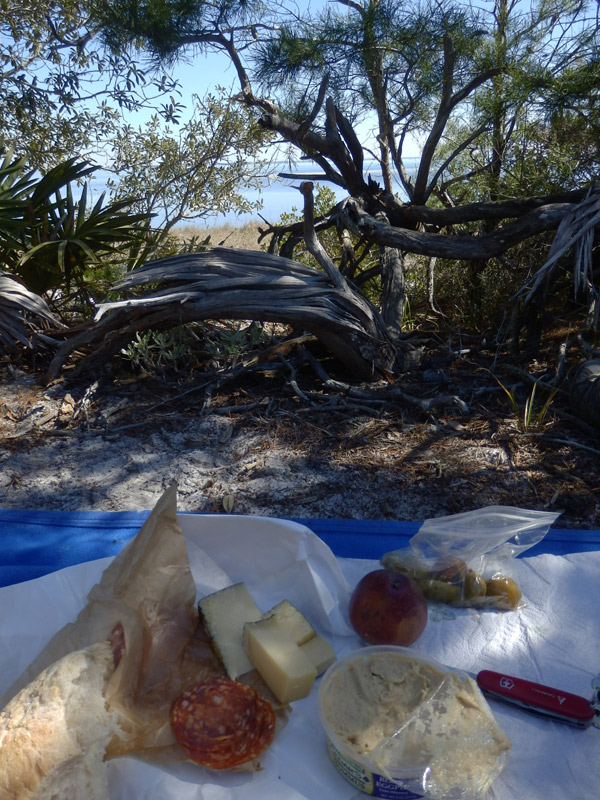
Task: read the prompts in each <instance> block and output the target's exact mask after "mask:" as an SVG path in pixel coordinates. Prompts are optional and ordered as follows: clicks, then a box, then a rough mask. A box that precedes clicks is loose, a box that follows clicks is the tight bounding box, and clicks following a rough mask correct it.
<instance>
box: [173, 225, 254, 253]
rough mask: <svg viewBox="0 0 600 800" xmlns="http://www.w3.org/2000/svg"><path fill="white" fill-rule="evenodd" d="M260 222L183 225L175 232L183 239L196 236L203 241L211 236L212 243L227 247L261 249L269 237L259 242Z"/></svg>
mask: <svg viewBox="0 0 600 800" xmlns="http://www.w3.org/2000/svg"><path fill="white" fill-rule="evenodd" d="M259 227H261V225H260V223H258V222H245V223H243V224H241V225H235V224H229V223H226V224H224V225H213V226H207V225H182V226H181V227H178V228H176V229H175V231H174V232H175V233H176V234H177V236H179V237H180V238H181V239H186V240H188V239H191V238H193V237H196V238H197V239H200V240H201V241H202V240H204V239H206V237H207V236H210V242H211V244H215V245H217V244H222V245H225V246H226V247H235V248H237V249H243V250H261V249H262V245H268V238H265V239H263V240H262V242H261V244H259V243H258V237H259V230H258V229H259Z"/></svg>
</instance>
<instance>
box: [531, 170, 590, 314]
mask: <svg viewBox="0 0 600 800" xmlns="http://www.w3.org/2000/svg"><path fill="white" fill-rule="evenodd" d="M598 225H600V186H596V185H594V186H592V187H591V188H590V191H589V192H588V194H587V196H586V198H585V199H584V200H582V201H581V203H579V204H578V205H577V206H576V207H575V208H574V209H573V210H572V211H569V212H568V213H567V214H566V215H565V216H564V217H563V219H562V221H561V223H560V225H559V226H558V228H557V230H556V235H555V237H554V241H553V242H552V246H551V248H550V252H549V253H548V258H547V259H546V261H545V262H544V264H543V265H542V266H541V267H540V269H539V270H538V271H537V272H536V274H535V275H534V276H533V282H532V283H530V284H529V285H528V287H524V288H523V289H522V290H521V292H522V293H524V292H525V291H526V292H527V294H526V295H525V302H526V303H528V302H529V301H530V300H531V299H532V298H533V297H534V296H535V294H536V292H537V291H538V290H539V288H540V286H541V285H542V284H543V283H544V281H545V279H546V278H547V277H548V276H549V275H550V274H551V272H552V270H553V269H554V268H555V267H556V265H557V264H558V262H559V260H560V259H561V258H562V256H564V255H565V253H568V252H569V250H573V253H574V264H573V288H574V292H575V295H577V294H578V293H579V292H580V291H584V292H586V293H587V295H588V302H589V309H588V319H587V325H588V327H593V328H596V327H597V325H598V319H599V315H600V291H599V289H598V287H597V286H596V285H595V283H594V279H593V273H592V248H593V246H594V232H595V229H596V227H597V226H598Z"/></svg>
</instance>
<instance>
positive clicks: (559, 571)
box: [0, 514, 600, 800]
mask: <svg viewBox="0 0 600 800" xmlns="http://www.w3.org/2000/svg"><path fill="white" fill-rule="evenodd" d="M177 519H178V521H179V523H180V525H181V529H182V530H183V533H184V537H185V542H186V545H187V551H188V553H189V559H190V567H191V571H192V575H193V579H194V583H195V585H196V590H197V594H198V596H201V595H202V594H203V593H206V592H209V591H215V590H217V589H219V588H222V587H223V586H225V585H227V584H228V583H232V582H236V581H239V580H243V581H244V582H245V583H246V585H247V586H248V588H249V590H250V592H251V593H252V595H253V596H254V598H255V600H256V602H257V604H258V606H259V608H260V609H261V610H263V611H266V610H267V609H268V608H270V607H271V606H272V605H274V604H275V603H276V602H278V601H279V600H281V599H282V598H283V597H287V598H288V599H290V601H291V602H293V603H294V604H296V605H297V606H298V607H299V608H300V610H301V611H302V612H303V613H305V614H306V615H307V617H308V618H309V619H310V620H311V621H312V622H313V624H314V626H315V627H316V628H317V630H318V632H319V633H323V634H324V635H326V636H328V638H329V639H330V641H331V642H332V644H333V646H334V649H335V650H336V653H337V654H338V655H340V656H341V655H344V654H345V653H347V652H350V651H351V650H353V649H355V648H357V647H359V646H360V641H359V640H358V638H357V637H356V636H355V635H354V634H353V633H352V631H351V630H350V628H349V626H348V622H347V603H348V599H349V596H350V591H351V588H352V587H353V586H354V585H355V584H356V583H357V582H358V580H359V579H360V578H361V577H362V576H363V575H364V574H366V573H367V572H369V571H371V570H373V569H377V568H379V562H378V561H371V560H358V559H337V558H336V557H335V556H334V555H333V553H332V552H331V551H330V550H329V548H328V547H327V546H326V545H325V544H324V543H323V542H322V541H321V540H320V539H318V537H317V536H316V535H314V534H313V533H312V532H311V531H309V530H308V529H307V528H304V527H303V526H300V525H297V524H294V523H290V522H286V521H282V520H275V519H270V518H269V519H266V518H260V517H244V516H226V515H214V516H213V515H206V516H204V515H186V514H179V515H178V517H177ZM109 563H111V559H101V560H99V561H94V562H90V563H87V564H81V565H78V566H76V567H69V568H67V569H64V570H61V571H60V572H56V573H52V574H50V575H46V576H44V577H43V578H39V579H37V580H35V581H30V582H28V583H22V584H17V585H15V586H9V587H6V588H3V589H0V692H4V691H5V690H6V689H7V688H8V687H9V686H10V685H11V684H12V683H13V681H14V680H15V679H16V678H17V677H18V676H19V674H20V673H21V672H22V671H23V670H24V669H25V667H26V666H27V665H28V664H29V663H30V661H31V660H32V659H33V658H34V657H35V656H36V655H37V653H38V652H39V651H40V649H41V648H42V647H43V646H44V645H45V643H46V642H47V641H49V640H50V639H51V637H52V636H53V634H54V633H55V632H56V631H57V630H59V629H60V628H61V627H62V626H63V625H65V624H66V623H67V622H70V621H72V620H74V619H75V618H76V617H77V615H78V613H79V612H80V611H81V608H82V607H83V605H84V604H85V602H86V596H87V593H88V592H89V590H90V588H91V587H92V586H93V585H94V583H96V582H97V581H98V579H99V578H100V576H101V574H102V571H103V570H104V569H105V568H106V566H107V565H108V564H109ZM599 575H600V552H594V553H578V554H573V555H568V556H553V555H542V556H535V557H523V558H519V559H517V560H516V561H515V579H516V580H518V581H519V582H520V584H521V585H522V586H523V587H524V589H525V592H526V595H527V605H526V606H525V607H524V608H522V609H520V610H519V611H517V612H511V613H503V612H496V611H492V612H490V611H473V610H471V609H449V608H448V607H444V606H436V605H435V604H434V605H430V608H429V621H428V624H427V627H426V629H425V631H424V633H423V634H422V636H421V637H420V638H419V639H418V641H417V642H416V643H415V644H414V645H413V646H412V649H414V650H416V651H417V652H420V653H423V654H424V655H427V656H429V657H431V658H434V659H437V660H438V661H440V662H442V663H445V664H448V665H450V666H455V667H458V668H460V669H467V670H471V671H478V670H480V669H493V670H498V671H504V672H506V673H508V674H512V675H516V676H518V677H522V678H526V679H530V680H534V681H541V682H544V683H547V684H549V685H552V686H555V687H557V688H562V689H564V690H565V691H570V692H574V693H577V694H581V695H584V696H589V697H590V698H591V695H592V688H593V684H594V682H595V681H597V680H598V676H599V673H600V615H599V614H598V613H597V606H598V576H599ZM318 680H319V679H317V683H318ZM317 688H318V687H315V688H314V689H313V691H312V692H311V694H310V695H309V697H307V698H304V699H303V700H299V701H297V702H295V703H294V704H293V709H292V712H291V714H290V719H289V723H288V724H287V726H286V727H285V728H284V729H283V730H282V731H281V732H280V734H278V736H277V737H276V738H275V740H274V742H273V744H272V745H271V747H270V748H269V749H268V750H267V751H266V752H265V753H264V754H263V756H261V763H262V767H263V769H262V770H260V771H259V772H252V773H237V774H236V773H222V774H221V773H217V772H211V771H208V770H204V769H202V768H200V767H197V766H195V765H193V764H189V763H186V764H178V765H173V766H158V765H154V764H148V763H146V762H143V761H140V760H138V759H136V758H132V757H122V758H115V759H112V760H111V761H110V762H109V763H108V769H109V785H110V791H111V800H131V798H136V800H247V798H254V797H257V798H261V800H322V798H324V797H332V798H336V800H338V798H339V800H359V798H362V797H364V796H365V795H363V794H361V793H359V792H358V791H357V790H356V789H354V788H353V787H352V786H351V785H350V784H348V783H347V782H346V781H345V780H344V779H343V778H342V777H341V776H340V775H339V774H338V773H337V772H336V771H335V769H334V768H333V766H332V764H331V762H330V760H329V756H328V753H327V747H326V742H325V735H324V733H323V731H322V728H321V725H320V722H319V717H318V708H317ZM490 707H491V709H492V711H493V713H494V716H495V717H496V719H497V720H498V722H499V724H500V726H501V727H502V729H503V730H504V731H505V733H506V734H507V736H508V737H509V739H510V740H511V741H512V744H513V747H512V752H511V755H510V759H509V762H508V764H507V766H506V768H505V769H504V771H503V772H502V773H501V775H500V777H499V778H497V780H496V781H495V783H494V785H493V787H492V790H491V792H490V793H489V795H488V797H489V798H493V799H494V800H515V798H527V800H567V799H568V800H571V798H578V800H588V798H589V799H590V800H591V799H592V798H595V797H597V796H598V793H599V791H600V760H599V759H598V753H599V752H600V750H599V748H600V738H598V737H600V731H599V730H597V729H596V728H590V729H587V730H578V729H575V728H571V727H568V726H566V725H564V724H561V723H557V722H551V721H549V720H547V719H543V718H541V717H538V716H535V715H533V714H530V713H527V712H525V711H523V710H520V709H517V708H514V707H511V706H508V705H506V704H502V703H499V702H495V701H490Z"/></svg>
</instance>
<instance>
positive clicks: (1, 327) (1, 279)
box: [0, 272, 60, 351]
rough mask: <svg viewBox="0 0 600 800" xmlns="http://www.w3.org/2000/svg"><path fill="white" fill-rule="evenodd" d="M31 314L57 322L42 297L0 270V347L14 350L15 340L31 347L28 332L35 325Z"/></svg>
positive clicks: (57, 323) (29, 332)
mask: <svg viewBox="0 0 600 800" xmlns="http://www.w3.org/2000/svg"><path fill="white" fill-rule="evenodd" d="M32 316H33V317H37V318H38V319H45V320H48V322H51V323H53V324H54V325H60V323H59V322H58V321H57V320H56V319H55V318H54V317H53V316H52V313H51V311H50V309H49V307H48V305H47V303H46V301H45V300H44V299H43V298H42V297H40V296H39V295H37V294H34V292H31V291H29V289H27V288H26V287H25V286H23V285H22V284H21V283H19V281H17V280H15V279H14V278H13V277H11V276H10V275H7V274H6V273H5V272H0V348H4V349H5V350H9V351H10V350H14V349H15V347H16V343H17V342H19V343H20V344H21V345H23V346H24V347H27V348H31V346H32V345H31V340H30V334H31V332H32V331H34V330H35V329H36V327H37V326H36V323H35V321H34V319H32Z"/></svg>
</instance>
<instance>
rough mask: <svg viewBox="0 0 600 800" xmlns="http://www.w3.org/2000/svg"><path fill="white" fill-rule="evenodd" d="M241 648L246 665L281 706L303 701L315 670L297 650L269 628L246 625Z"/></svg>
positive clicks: (288, 639)
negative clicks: (259, 678)
mask: <svg viewBox="0 0 600 800" xmlns="http://www.w3.org/2000/svg"><path fill="white" fill-rule="evenodd" d="M244 647H245V649H246V652H247V654H248V657H249V658H250V661H251V662H252V664H254V666H255V667H256V669H257V670H258V672H259V673H260V675H261V677H262V679H263V680H264V681H265V683H266V684H267V685H268V686H269V688H270V689H271V691H272V692H273V694H274V695H275V696H276V697H277V699H278V700H279V701H280V702H281V703H292V702H293V701H294V700H299V699H300V698H302V697H306V696H307V695H308V694H309V693H310V690H311V688H312V685H313V683H314V680H315V678H316V677H317V670H316V668H315V666H314V664H313V663H312V661H311V660H310V659H309V658H308V656H306V655H305V654H304V653H303V652H302V650H301V648H300V647H298V645H297V644H296V643H295V642H294V640H293V639H291V638H290V637H289V636H287V635H286V634H285V633H283V632H282V631H280V630H277V629H276V628H275V627H273V626H269V625H260V624H258V625H257V624H248V625H246V626H245V627H244Z"/></svg>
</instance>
